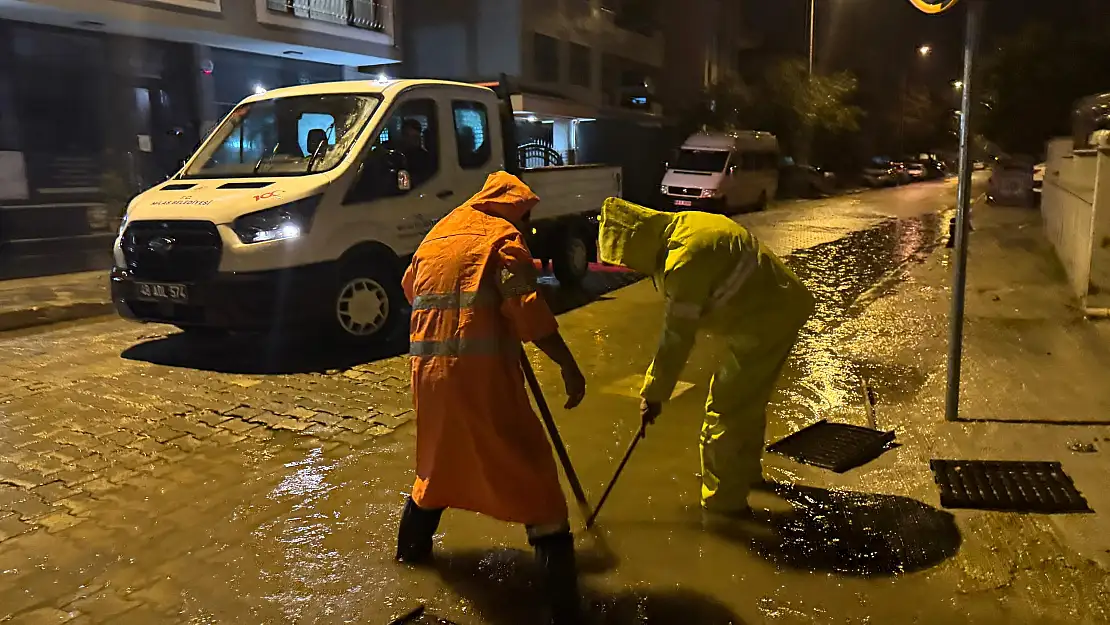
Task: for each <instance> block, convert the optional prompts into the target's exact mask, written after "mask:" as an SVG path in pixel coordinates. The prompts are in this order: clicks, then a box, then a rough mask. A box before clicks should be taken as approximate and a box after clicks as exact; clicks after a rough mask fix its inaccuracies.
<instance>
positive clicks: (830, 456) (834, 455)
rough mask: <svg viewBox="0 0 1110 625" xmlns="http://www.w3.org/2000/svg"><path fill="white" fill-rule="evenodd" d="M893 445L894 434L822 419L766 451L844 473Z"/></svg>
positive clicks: (869, 460) (877, 455)
mask: <svg viewBox="0 0 1110 625" xmlns="http://www.w3.org/2000/svg"><path fill="white" fill-rule="evenodd" d="M893 441H894V432H884V431H882V430H872V429H871V428H865V427H860V426H858V425H849V424H847V423H829V422H828V421H826V420H824V419H822V420H821V421H818V422H817V423H814V424H813V425H811V426H809V427H807V428H805V429H802V430H798V431H797V432H794V433H793V434H791V435H790V436H787V437H786V438H784V439H782V440H780V441H778V442H776V443H772V444H770V445H768V446H767V451H770V452H773V453H776V454H781V455H783V456H786V457H788V458H793V459H794V460H797V461H798V462H802V463H805V464H811V465H813V466H815V467H821V468H822V469H829V470H830V471H835V472H837V473H844V472H845V471H848V470H850V469H854V468H856V467H858V466H860V465H863V464H866V463H868V462H871V461H872V460H874V459H875V458H878V457H879V456H881V455H882V453H883V452H884V451H886V449H887V446H888V445H890V443H891V442H893Z"/></svg>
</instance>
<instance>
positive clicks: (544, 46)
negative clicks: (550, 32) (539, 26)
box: [532, 33, 559, 82]
mask: <svg viewBox="0 0 1110 625" xmlns="http://www.w3.org/2000/svg"><path fill="white" fill-rule="evenodd" d="M532 73H533V75H534V76H535V78H536V80H538V81H540V82H559V40H558V39H555V38H553V37H548V36H547V35H540V34H538V33H537V34H536V35H535V36H534V37H533V39H532Z"/></svg>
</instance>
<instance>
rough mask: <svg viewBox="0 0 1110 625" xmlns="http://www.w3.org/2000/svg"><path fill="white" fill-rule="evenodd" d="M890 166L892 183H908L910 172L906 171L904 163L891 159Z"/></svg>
mask: <svg viewBox="0 0 1110 625" xmlns="http://www.w3.org/2000/svg"><path fill="white" fill-rule="evenodd" d="M890 167H891V169H893V170H894V184H897V185H903V184H909V183H910V173H909V172H908V171H906V164H905V163H903V162H901V161H893V162H891V163H890Z"/></svg>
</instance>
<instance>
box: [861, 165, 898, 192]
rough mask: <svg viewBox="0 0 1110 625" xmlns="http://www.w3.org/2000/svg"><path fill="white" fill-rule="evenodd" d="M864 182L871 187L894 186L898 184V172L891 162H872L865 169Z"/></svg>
mask: <svg viewBox="0 0 1110 625" xmlns="http://www.w3.org/2000/svg"><path fill="white" fill-rule="evenodd" d="M863 184H864V185H865V186H868V187H871V188H879V187H892V186H894V185H896V184H898V174H897V172H896V171H895V170H894V168H893V167H891V165H890V163H876V162H872V164H871V165H869V166H867V167H866V168H865V169H864V170H863Z"/></svg>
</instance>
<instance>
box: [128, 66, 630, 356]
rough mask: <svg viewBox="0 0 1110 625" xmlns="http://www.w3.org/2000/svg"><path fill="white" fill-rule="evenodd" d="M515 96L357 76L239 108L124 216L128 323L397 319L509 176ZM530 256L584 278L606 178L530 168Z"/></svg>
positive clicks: (195, 325)
mask: <svg viewBox="0 0 1110 625" xmlns="http://www.w3.org/2000/svg"><path fill="white" fill-rule="evenodd" d="M516 145H517V143H516V139H515V125H514V122H513V114H512V105H511V100H510V98H509V96H508V94H507V93H506V94H501V97H499V95H498V94H496V93H494V91H492V90H490V89H488V88H485V87H479V86H475V85H469V84H464V83H452V82H442V81H433V80H401V81H391V82H378V81H350V82H339V83H325V84H316V85H304V86H298V87H290V88H285V89H276V90H274V91H269V92H267V93H264V94H260V95H255V96H251V97H249V98H247V99H246V100H244V101H243V102H242V103H240V104H239V105H238V106H236V107H235V109H234V110H232V111H231V113H230V114H229V115H228V116H227V117H226V118H225V119H224V120H223V121H222V122H221V123H220V125H219V126H217V127H216V129H215V130H213V132H212V133H211V134H210V135H209V136H208V138H207V139H206V140H205V141H204V142H203V143H202V144H201V146H200V147H199V148H198V150H197V152H196V153H195V154H194V155H193V156H192V157H191V158H190V159H189V160H188V161H187V162H186V163H185V165H184V167H183V168H182V169H181V171H180V172H178V173H177V174H176V175H175V176H173V177H172V178H170V179H169V180H168V181H166V182H165V183H163V184H160V185H158V186H156V187H154V188H152V189H150V190H148V191H146V192H144V193H143V194H141V195H139V196H138V197H136V198H135V199H134V200H132V202H131V203H130V205H129V207H128V210H127V214H126V216H125V218H124V222H123V224H122V226H121V227H120V232H119V236H118V237H117V239H116V242H115V249H114V258H115V262H114V265H115V266H114V268H113V270H112V273H111V287H112V298H113V300H114V302H115V305H116V309H117V310H118V311H119V312H120V314H121V315H123V316H125V317H128V318H132V319H136V320H139V321H153V322H161V323H170V324H174V325H177V326H178V327H181V328H183V329H185V330H204V331H210V330H213V329H215V330H219V331H226V330H240V331H266V330H269V329H272V328H274V327H276V326H287V325H294V324H295V325H301V324H313V325H316V326H320V327H324V328H326V329H328V330H329V331H330V332H331V333H332V334H333V335H334V336H336V337H338V338H340V339H343V340H345V341H347V342H352V343H356V344H358V343H364V342H371V341H375V340H378V339H381V338H383V337H386V336H390V335H391V334H392V332H393V331H394V330H396V329H397V326H398V324H400V323H404V322H406V320H407V317H405V315H404V313H405V309H406V307H407V303H406V302H405V298H404V295H403V293H402V292H401V288H400V278H401V275H402V272H403V271H404V269H405V267H406V266H407V264H408V260H409V259H410V258H411V257H412V254H413V252H415V250H416V247H417V246H418V245H419V244H420V242H421V240H422V239H423V237H424V235H425V234H426V233H427V232H428V231H429V230H430V229H431V228H432V226H433V225H435V223H436V222H437V221H438V220H439V219H441V218H442V217H444V216H445V215H446V214H447V213H448V212H450V211H451V210H452V209H453V208H455V206H457V205H458V204H461V203H462V202H464V201H466V199H467V198H468V197H470V196H471V195H472V194H474V193H476V192H477V191H478V190H479V189H481V187H482V185H483V183H484V182H485V179H486V176H487V175H488V174H490V173H491V172H493V171H496V170H500V169H506V168H508V169H509V170H510V171H515V170H518V167H516V165H517V164H518V163H519V156H518V154H517V149H516ZM522 176H523V178H524V180H525V181H526V182H527V183H528V184H529V185H530V186H531V187H532V188H533V189H534V190H535V192H536V193H537V194H538V195H539V196H540V198H541V202H540V204H539V206H537V208H536V209H535V211H534V215H533V223H532V226H533V232H532V233H531V235H532V236H531V237H530V244H531V245H532V250H533V253H534V255H535V256H536V257H537V258H539V259H543V260H551V261H552V262H553V264H554V268H555V271H556V275H558V276H559V277H560V279H561V280H562V281H564V282H565V281H571V282H573V281H575V280H577V279H580V278H581V277H582V276H584V275H585V274H586V272H587V270H588V263H589V261H590V260H591V259H592V258H593V257H594V255H595V254H596V243H595V242H596V240H597V238H596V237H597V235H596V219H595V218H594V217H595V216H596V215H597V213H598V212H599V210H600V207H601V204H602V203H603V202H604V201H605V199H606V198H607V197H610V196H619V195H620V192H621V171H620V168H617V167H593V166H580V167H565V168H559V167H555V168H544V169H538V170H528V171H525V172H523V173H522Z"/></svg>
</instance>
